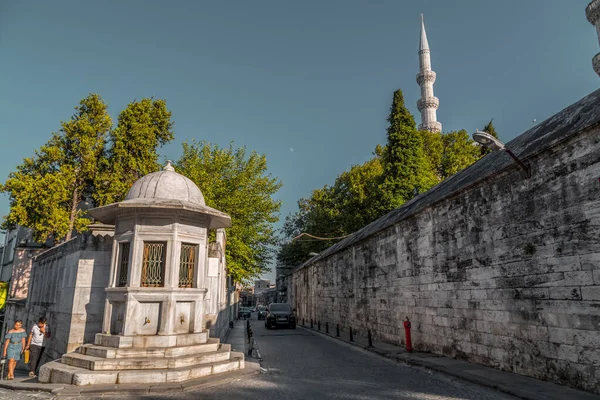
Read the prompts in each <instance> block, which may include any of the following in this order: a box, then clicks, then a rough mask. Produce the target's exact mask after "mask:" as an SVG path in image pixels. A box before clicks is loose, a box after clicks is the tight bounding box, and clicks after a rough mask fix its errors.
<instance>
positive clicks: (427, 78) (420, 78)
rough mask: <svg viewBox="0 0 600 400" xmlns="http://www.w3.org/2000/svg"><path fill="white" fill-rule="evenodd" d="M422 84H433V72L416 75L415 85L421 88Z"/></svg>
mask: <svg viewBox="0 0 600 400" xmlns="http://www.w3.org/2000/svg"><path fill="white" fill-rule="evenodd" d="M424 82H431V83H433V82H435V72H433V71H422V72H419V73H418V74H417V83H418V84H419V86H421V85H422V84H423V83H424Z"/></svg>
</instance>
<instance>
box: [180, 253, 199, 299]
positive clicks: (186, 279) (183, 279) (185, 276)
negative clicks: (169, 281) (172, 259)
mask: <svg viewBox="0 0 600 400" xmlns="http://www.w3.org/2000/svg"><path fill="white" fill-rule="evenodd" d="M196 248H197V246H196V245H195V244H187V243H182V244H181V256H180V257H179V287H182V288H191V287H192V284H193V283H194V269H195V267H196Z"/></svg>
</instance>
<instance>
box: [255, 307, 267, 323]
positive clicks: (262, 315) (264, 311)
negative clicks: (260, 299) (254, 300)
mask: <svg viewBox="0 0 600 400" xmlns="http://www.w3.org/2000/svg"><path fill="white" fill-rule="evenodd" d="M257 310H258V319H259V320H261V319H265V317H266V316H267V306H258V307H257Z"/></svg>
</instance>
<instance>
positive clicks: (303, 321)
mask: <svg viewBox="0 0 600 400" xmlns="http://www.w3.org/2000/svg"><path fill="white" fill-rule="evenodd" d="M302 326H304V317H302Z"/></svg>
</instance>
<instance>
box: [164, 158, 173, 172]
mask: <svg viewBox="0 0 600 400" xmlns="http://www.w3.org/2000/svg"><path fill="white" fill-rule="evenodd" d="M171 163H172V161H171V160H167V165H165V167H164V168H163V171H175V168H173V166H172V165H171Z"/></svg>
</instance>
